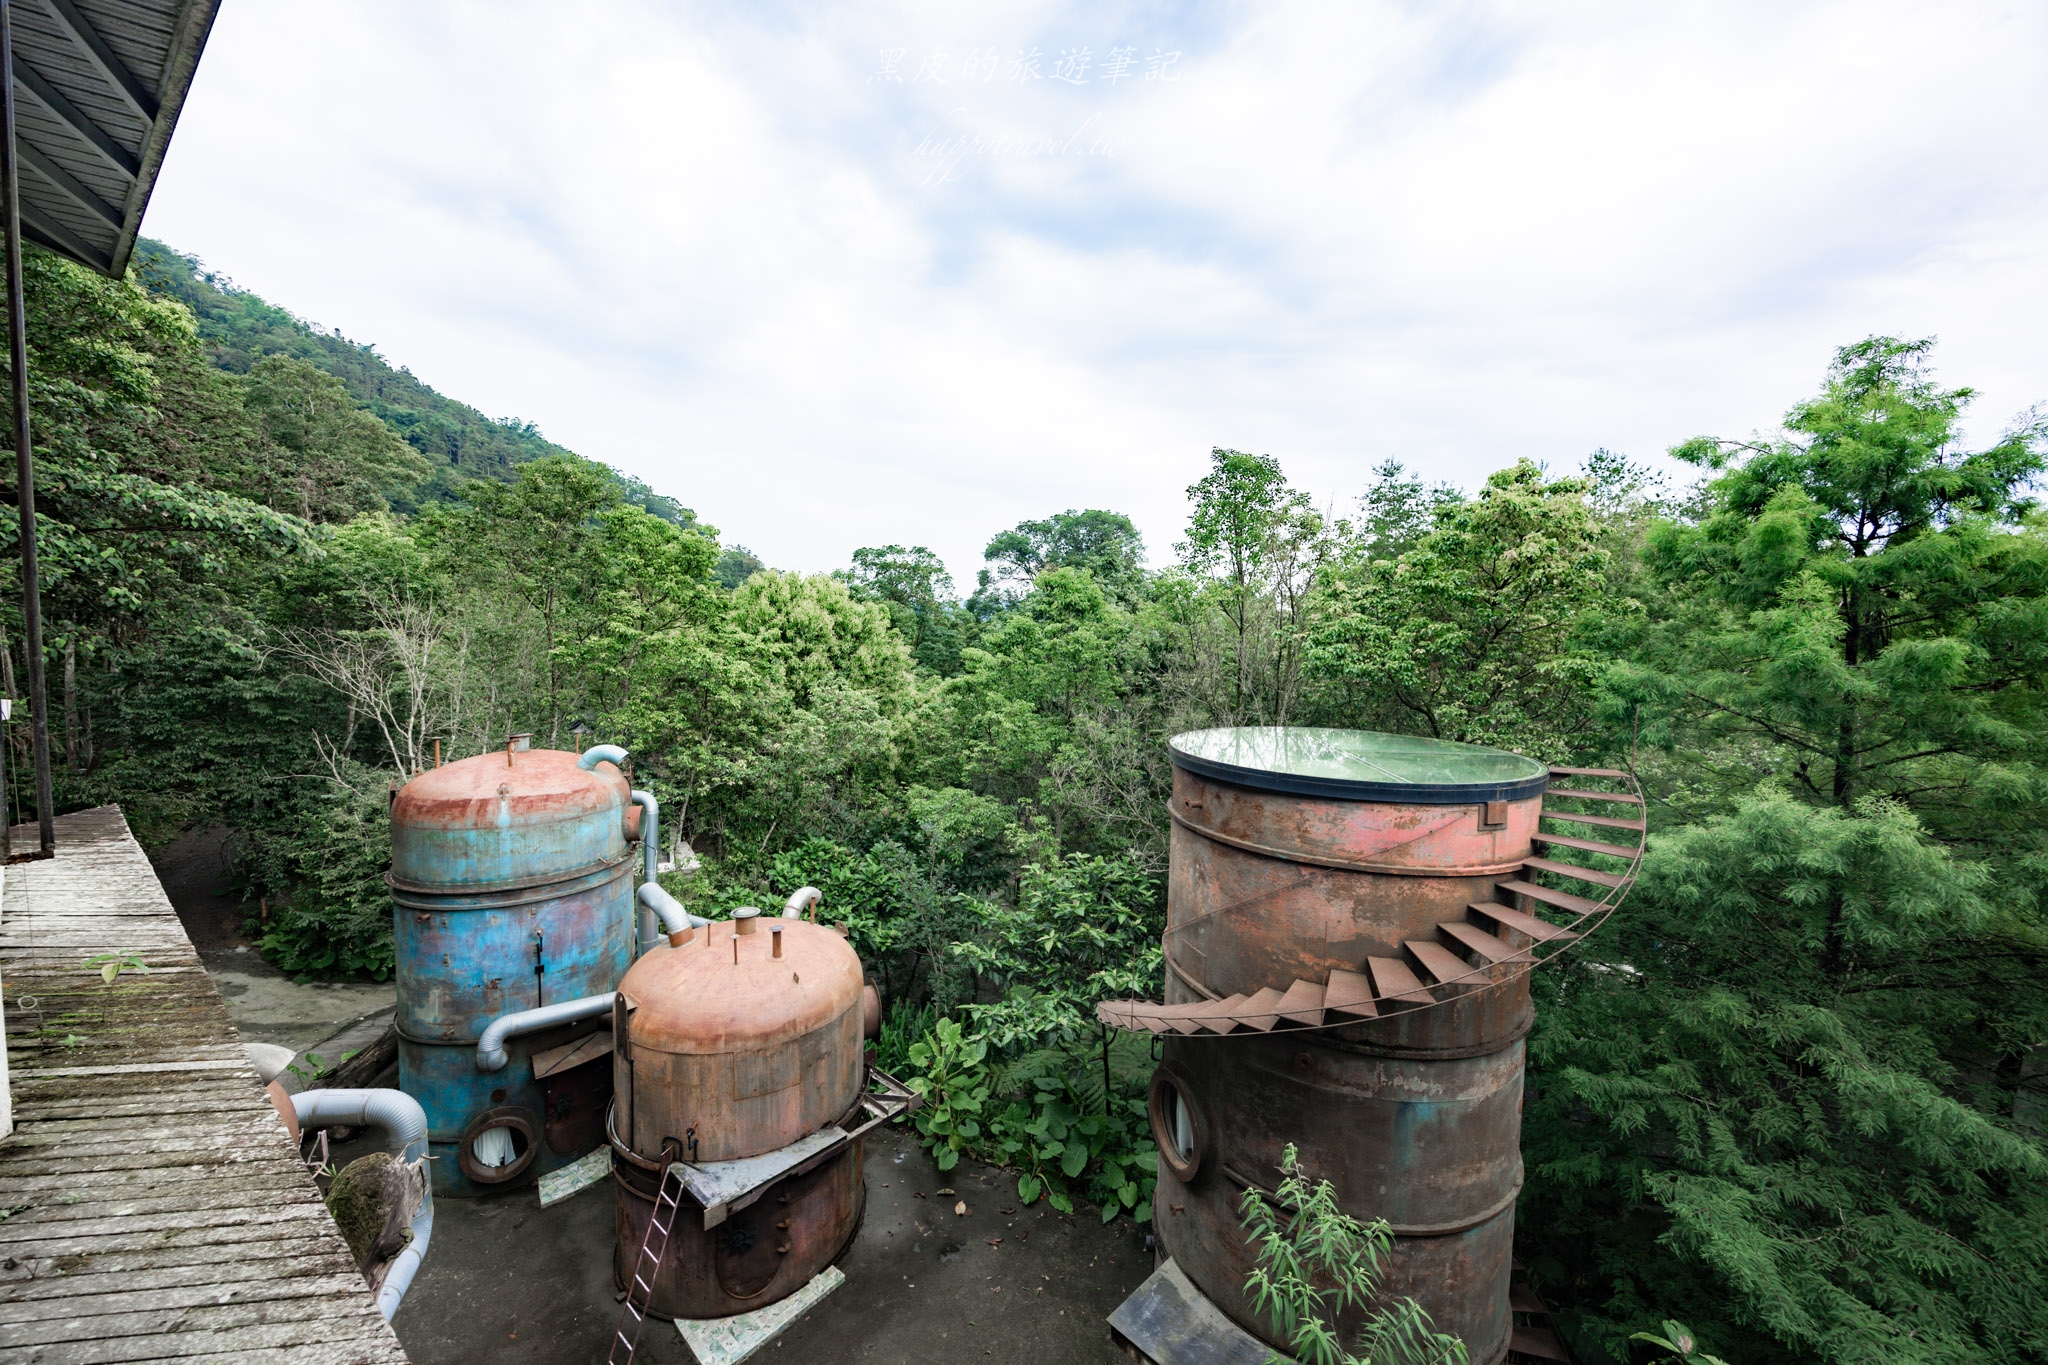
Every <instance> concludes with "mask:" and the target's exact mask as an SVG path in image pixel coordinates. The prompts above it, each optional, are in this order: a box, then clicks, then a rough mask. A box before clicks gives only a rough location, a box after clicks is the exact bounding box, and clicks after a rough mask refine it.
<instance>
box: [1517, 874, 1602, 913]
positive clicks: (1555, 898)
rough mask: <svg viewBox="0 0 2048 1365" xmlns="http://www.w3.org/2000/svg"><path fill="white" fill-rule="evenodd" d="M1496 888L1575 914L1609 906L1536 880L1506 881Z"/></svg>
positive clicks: (1591, 911)
mask: <svg viewBox="0 0 2048 1365" xmlns="http://www.w3.org/2000/svg"><path fill="white" fill-rule="evenodd" d="M1494 890H1496V891H1506V892H1508V893H1510V894H1512V895H1516V896H1527V897H1528V898H1529V899H1530V900H1532V901H1542V902H1543V903H1544V904H1545V905H1554V906H1556V907H1557V908H1558V909H1560V910H1569V911H1571V912H1572V913H1573V914H1574V915H1590V914H1592V913H1593V912H1594V911H1595V910H1605V909H1606V908H1607V907H1606V906H1604V905H1602V904H1601V903H1600V902H1599V901H1592V900H1587V899H1586V898H1585V897H1584V896H1574V895H1573V894H1572V893H1571V892H1569V891H1553V890H1551V889H1550V888H1549V887H1547V886H1538V885H1536V883H1534V882H1522V881H1506V882H1502V883H1501V884H1500V885H1499V886H1497V887H1495V888H1494Z"/></svg>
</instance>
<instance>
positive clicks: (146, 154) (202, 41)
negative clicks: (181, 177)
mask: <svg viewBox="0 0 2048 1365" xmlns="http://www.w3.org/2000/svg"><path fill="white" fill-rule="evenodd" d="M219 13H220V0H187V3H186V4H185V5H184V6H183V7H182V8H181V9H180V11H179V14H178V18H177V23H176V26H175V27H174V28H173V29H172V31H171V47H170V51H169V52H168V53H167V54H165V58H164V70H163V75H162V77H161V78H159V79H158V81H157V105H156V122H154V123H152V124H151V125H150V126H149V135H148V136H147V137H146V138H144V139H143V143H142V158H141V160H142V170H141V173H140V174H139V175H137V176H136V177H135V183H134V184H133V185H131V186H129V188H128V202H127V203H125V204H123V205H122V206H121V235H120V237H119V238H118V239H116V241H115V242H114V255H113V260H112V263H111V266H110V268H109V269H108V271H107V273H108V274H109V275H111V276H112V277H113V278H115V279H117V280H118V279H120V278H121V277H122V276H123V275H125V274H127V273H128V258H129V257H130V256H131V255H133V254H134V251H135V239H136V238H137V237H139V236H141V235H142V215H143V214H144V213H145V212H146V211H147V210H148V208H149V196H150V193H151V192H152V191H153V190H155V188H156V177H157V172H158V171H159V170H160V169H161V168H162V167H163V164H164V153H165V152H166V151H168V150H169V149H170V145H171V134H172V133H173V132H175V131H176V130H177V127H178V115H179V114H180V113H181V112H182V111H183V110H184V108H185V96H186V95H187V94H189V93H190V92H191V89H192V76H193V73H194V72H196V71H197V70H198V69H199V58H200V56H201V54H203V53H204V52H205V51H206V40H207V38H208V36H209V35H211V34H212V32H213V21H214V18H215V16H217V15H218V14H219Z"/></svg>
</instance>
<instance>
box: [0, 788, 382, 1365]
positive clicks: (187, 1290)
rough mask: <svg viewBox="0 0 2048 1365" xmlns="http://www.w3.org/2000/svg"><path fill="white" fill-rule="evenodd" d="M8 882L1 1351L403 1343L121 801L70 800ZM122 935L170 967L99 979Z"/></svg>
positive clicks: (298, 1358)
mask: <svg viewBox="0 0 2048 1365" xmlns="http://www.w3.org/2000/svg"><path fill="white" fill-rule="evenodd" d="M4 895H5V899H4V903H0V972H4V973H5V981H4V985H5V996H6V1006H7V1014H8V1019H7V1023H8V1034H9V1039H8V1041H9V1043H10V1047H9V1057H10V1063H11V1067H12V1069H13V1073H14V1074H13V1079H14V1085H13V1091H14V1099H15V1105H16V1120H17V1123H18V1125H19V1127H18V1130H17V1132H16V1133H15V1135H14V1136H13V1138H12V1139H11V1140H10V1141H9V1142H7V1143H6V1144H4V1145H0V1207H6V1208H8V1209H11V1210H18V1211H17V1212H14V1213H13V1214H12V1216H10V1217H9V1218H7V1219H6V1221H4V1222H0V1356H5V1357H7V1358H10V1359H11V1358H16V1357H19V1358H21V1359H23V1360H32V1361H35V1362H39V1363H40V1365H61V1363H62V1362H75V1365H88V1363H90V1362H106V1363H107V1365H113V1363H114V1362H124V1361H183V1360H191V1361H198V1360H218V1361H232V1362H240V1363H241V1365H254V1362H255V1361H257V1360H259V1359H260V1360H263V1361H265V1362H271V1361H277V1362H303V1363H304V1365H321V1363H326V1365H355V1363H357V1362H360V1363H361V1365H402V1362H403V1361H404V1360H405V1355H404V1352H403V1351H402V1350H401V1349H400V1348H399V1345H398V1341H397V1338H396V1337H395V1336H393V1335H392V1333H391V1330H390V1328H389V1327H388V1326H387V1325H386V1324H385V1323H384V1321H383V1319H382V1318H381V1317H380V1316H379V1314H378V1313H377V1311H376V1307H375V1303H374V1300H373V1298H372V1296H371V1294H370V1293H369V1291H368V1290H367V1288H366V1287H365V1286H364V1284H363V1281H362V1277H361V1276H360V1275H359V1274H358V1273H357V1272H356V1269H355V1264H354V1260H353V1258H352V1257H351V1256H350V1255H349V1254H348V1249H347V1247H346V1245H345V1244H344V1243H343V1242H342V1240H341V1236H340V1234H339V1232H338V1231H337V1230H336V1229H335V1227H334V1222H333V1220H332V1219H331V1218H330V1217H329V1216H328V1214H327V1210H326V1208H325V1206H324V1205H323V1204H322V1203H321V1201H320V1197H319V1192H318V1190H317V1189H316V1188H315V1187H314V1185H313V1183H312V1181H311V1179H310V1178H309V1177H308V1175H307V1173H306V1170H305V1168H304V1166H303V1165H302V1164H301V1162H300V1161H299V1157H298V1153H297V1151H296V1150H295V1149H294V1147H293V1146H292V1144H291V1143H290V1142H289V1141H288V1140H287V1139H286V1137H285V1133H284V1130H283V1128H282V1127H281V1125H280V1124H279V1123H278V1120H277V1116H276V1114H275V1112H274V1111H273V1110H272V1109H271V1107H270V1102H269V1100H268V1098H267V1097H266V1096H265V1095H264V1093H263V1091H262V1089H261V1088H260V1086H258V1084H257V1082H256V1077H255V1072H254V1069H253V1067H251V1065H250V1064H249V1060H248V1056H247V1053H246V1051H245V1050H244V1049H243V1047H242V1044H241V1040H240V1038H239V1036H238V1035H237V1034H236V1032H235V1029H234V1026H233V1023H232V1022H231V1021H230V1019H229V1017H228V1013H227V1009H226V1006H225V1004H224V1003H223V1002H222V1001H221V999H220V997H219V995H218V994H217V993H216V992H215V991H214V989H213V985H212V982H211V979H210V978H209V977H208V976H207V975H206V974H205V972H204V970H203V968H202V967H201V965H200V964H199V962H198V959H197V954H196V953H194V952H193V951H192V946H191V943H190V942H189V940H187V939H186V937H185V935H184V932H183V929H182V927H181V926H180V925H179V924H178V921H177V916H176V914H175V913H174V912H173V911H172V909H171V906H170V903H169V901H168V899H167V898H166V897H165V896H164V893H163V888H162V886H161V885H160V884H159V883H158V882H157V880H156V876H155V873H154V871H153V870H152V869H151V868H150V866H149V863H148V860H147V859H146V858H144V857H143V855H142V851H141V849H140V848H139V847H138V846H137V845H136V844H135V841H134V840H133V839H132V838H131V837H130V836H129V835H128V831H127V826H126V823H125V822H124V821H123V820H122V818H121V815H120V812H119V811H118V810H115V809H112V808H102V809H101V810H98V811H88V812H81V813H79V814H77V815H71V816H62V817H59V829H58V850H57V857H56V858H55V859H54V860H52V861H45V862H33V863H24V864H18V865H16V866H15V867H13V868H10V869H9V870H8V875H7V878H6V883H5V888H4ZM110 941H112V942H116V943H119V944H120V945H122V947H123V948H124V950H126V951H131V952H137V953H138V954H139V955H140V956H142V957H143V959H144V961H146V962H147V963H149V965H150V967H151V968H152V969H153V970H151V971H149V972H144V973H134V972H129V973H123V974H122V976H120V977H119V978H117V979H116V981H115V982H114V983H112V984H111V985H110V984H108V983H106V982H104V981H102V980H100V978H99V977H98V975H97V973H96V972H95V971H93V970H92V969H90V968H87V967H86V966H85V965H84V963H85V959H86V958H88V957H90V956H92V955H93V954H95V953H98V952H103V951H106V945H107V944H108V943H109V942H110ZM24 1000H30V1001H32V1002H33V1004H34V1008H32V1009H23V1008H22V1002H23V1001H24ZM23 1206H25V1207H23Z"/></svg>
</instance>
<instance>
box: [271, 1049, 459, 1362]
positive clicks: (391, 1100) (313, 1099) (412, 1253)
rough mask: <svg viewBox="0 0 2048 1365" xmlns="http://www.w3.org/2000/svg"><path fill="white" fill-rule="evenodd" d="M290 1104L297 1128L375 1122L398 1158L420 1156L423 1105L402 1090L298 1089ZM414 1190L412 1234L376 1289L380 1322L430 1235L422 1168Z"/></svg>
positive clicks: (430, 1190) (429, 1186) (428, 1182)
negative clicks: (416, 1208) (415, 1205)
mask: <svg viewBox="0 0 2048 1365" xmlns="http://www.w3.org/2000/svg"><path fill="white" fill-rule="evenodd" d="M292 1109H293V1111H294V1112H295V1113H296V1114H297V1115H298V1119H299V1127H300V1128H301V1129H308V1128H328V1127H332V1126H334V1125H335V1124H347V1125H349V1126H350V1127H352V1128H376V1129H378V1130H380V1131H381V1132H383V1134H384V1135H385V1137H386V1138H387V1139H389V1140H390V1141H391V1142H394V1143H396V1144H397V1145H398V1147H399V1149H400V1153H401V1156H402V1157H403V1159H404V1160H406V1161H408V1162H414V1161H423V1160H424V1158H425V1157H426V1155H427V1114H426V1111H425V1110H424V1109H422V1108H420V1102H419V1101H418V1100H416V1099H414V1098H413V1097H412V1096H410V1095H408V1094H406V1093H405V1092H404V1091H403V1090H302V1091H300V1092H299V1093H298V1094H296V1095H294V1096H292ZM420 1190H421V1195H420V1207H419V1212H417V1213H415V1214H413V1216H412V1224H411V1226H412V1240H411V1241H409V1242H407V1243H406V1244H405V1247H404V1248H403V1249H402V1250H401V1251H400V1252H399V1253H398V1255H397V1257H396V1258H395V1259H394V1260H393V1261H392V1262H391V1265H390V1266H389V1267H388V1268H387V1269H386V1270H385V1272H384V1283H383V1284H382V1285H381V1286H380V1287H379V1288H378V1290H377V1311H378V1312H379V1313H381V1314H383V1316H384V1321H386V1322H389V1321H391V1319H392V1317H393V1316H394V1315H396V1314H397V1312H398V1305H399V1304H401V1303H403V1302H404V1301H405V1291H406V1290H407V1289H410V1288H411V1287H412V1281H413V1276H414V1275H416V1274H418V1273H419V1268H420V1262H421V1261H423V1260H425V1259H426V1255H427V1246H428V1244H429V1243H430V1242H432V1240H433V1237H434V1182H433V1180H432V1178H431V1177H429V1176H428V1175H427V1173H426V1171H425V1169H424V1168H422V1169H421V1171H420Z"/></svg>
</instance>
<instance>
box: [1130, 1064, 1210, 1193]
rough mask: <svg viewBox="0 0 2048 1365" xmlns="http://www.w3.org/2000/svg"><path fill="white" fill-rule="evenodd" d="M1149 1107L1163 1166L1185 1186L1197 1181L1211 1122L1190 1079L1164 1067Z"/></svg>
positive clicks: (1155, 1081) (1156, 1078) (1156, 1076)
mask: <svg viewBox="0 0 2048 1365" xmlns="http://www.w3.org/2000/svg"><path fill="white" fill-rule="evenodd" d="M1145 1107H1146V1110H1147V1114H1148V1117H1149V1118H1150V1119H1151V1121H1152V1141H1153V1142H1154V1144H1156V1145H1157V1146H1158V1148H1159V1160H1160V1161H1161V1163H1163V1164H1164V1165H1165V1166H1166V1168H1167V1169H1168V1170H1169V1171H1171V1172H1172V1173H1173V1175H1174V1177H1175V1178H1176V1179H1178V1180H1179V1181H1181V1182H1182V1183H1183V1184H1186V1183H1188V1182H1190V1181H1192V1180H1194V1179H1195V1177H1196V1176H1198V1175H1199V1174H1201V1171H1202V1167H1203V1163H1204V1160H1205V1159H1206V1157H1207V1156H1208V1151H1207V1148H1208V1123H1207V1122H1206V1120H1205V1119H1204V1118H1203V1116H1202V1108H1201V1106H1200V1105H1199V1104H1197V1103H1196V1102H1195V1098H1194V1094H1193V1092H1192V1091H1191V1090H1190V1089H1189V1088H1188V1083H1187V1081H1186V1079H1185V1078H1184V1077H1182V1076H1179V1075H1177V1074H1175V1073H1174V1072H1171V1071H1168V1070H1166V1069H1164V1068H1161V1069H1160V1070H1159V1071H1158V1072H1156V1073H1154V1075H1153V1077H1152V1093H1151V1095H1150V1096H1149V1097H1148V1102H1147V1104H1146V1106H1145Z"/></svg>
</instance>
